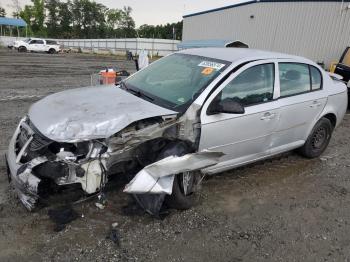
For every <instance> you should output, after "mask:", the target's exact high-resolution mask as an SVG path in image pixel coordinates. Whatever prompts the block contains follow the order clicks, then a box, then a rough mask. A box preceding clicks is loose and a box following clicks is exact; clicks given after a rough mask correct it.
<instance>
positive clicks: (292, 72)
mask: <svg viewBox="0 0 350 262" xmlns="http://www.w3.org/2000/svg"><path fill="white" fill-rule="evenodd" d="M279 70H280V87H281V97H285V96H292V95H297V94H301V93H305V92H309V91H310V73H309V66H308V65H305V64H296V63H280V64H279Z"/></svg>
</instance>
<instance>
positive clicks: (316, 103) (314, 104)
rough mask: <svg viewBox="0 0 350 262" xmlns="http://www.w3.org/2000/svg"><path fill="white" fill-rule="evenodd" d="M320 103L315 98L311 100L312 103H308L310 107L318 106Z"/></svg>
mask: <svg viewBox="0 0 350 262" xmlns="http://www.w3.org/2000/svg"><path fill="white" fill-rule="evenodd" d="M321 105H322V103H320V102H318V101H317V100H316V101H313V102H312V104H311V105H310V107H311V108H316V107H319V106H321Z"/></svg>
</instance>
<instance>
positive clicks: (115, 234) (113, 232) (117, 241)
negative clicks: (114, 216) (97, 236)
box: [106, 228, 120, 247]
mask: <svg viewBox="0 0 350 262" xmlns="http://www.w3.org/2000/svg"><path fill="white" fill-rule="evenodd" d="M106 239H110V240H111V241H112V242H113V243H114V244H116V245H117V246H118V247H119V246H120V237H119V233H118V230H117V229H115V228H112V229H111V230H110V231H109V233H108V235H107V236H106Z"/></svg>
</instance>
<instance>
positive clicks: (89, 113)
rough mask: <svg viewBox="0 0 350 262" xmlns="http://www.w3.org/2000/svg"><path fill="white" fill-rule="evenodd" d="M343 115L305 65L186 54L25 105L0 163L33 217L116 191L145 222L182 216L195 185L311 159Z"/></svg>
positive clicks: (237, 52) (260, 54) (266, 55)
mask: <svg viewBox="0 0 350 262" xmlns="http://www.w3.org/2000/svg"><path fill="white" fill-rule="evenodd" d="M346 108H347V88H346V86H345V85H344V83H343V82H341V81H339V80H337V79H332V78H331V77H330V76H329V74H328V73H327V72H325V71H324V70H323V69H322V68H321V67H319V66H318V65H317V64H315V63H314V62H312V61H310V60H308V59H305V58H302V57H296V56H291V55H286V54H279V53H272V52H265V51H259V50H253V49H238V48H200V49H187V50H184V51H181V52H178V53H175V54H172V55H169V56H167V57H165V58H162V59H159V60H157V61H156V62H154V63H152V64H150V65H149V66H148V67H146V68H144V69H143V70H141V71H139V72H137V73H135V74H134V75H131V76H130V77H129V78H127V79H125V80H123V81H121V82H120V84H118V85H116V86H115V85H111V86H106V87H101V86H99V87H89V88H79V89H73V90H67V91H64V92H60V93H57V94H53V95H50V96H48V97H46V98H44V99H42V100H40V101H38V102H37V103H35V104H34V105H33V106H32V107H31V108H30V109H29V112H28V114H27V116H25V117H24V118H23V119H22V120H21V121H20V123H19V125H18V127H17V129H16V131H15V132H14V134H13V137H12V139H11V141H10V144H9V149H8V153H7V157H6V158H7V163H8V174H9V178H10V180H12V181H13V184H14V185H15V187H16V189H17V192H18V195H19V198H20V200H21V201H22V203H23V204H24V205H25V206H26V207H27V208H28V209H29V210H33V209H34V208H35V207H36V206H37V204H38V202H39V203H40V199H42V198H47V196H48V194H52V193H53V192H59V191H60V190H61V189H62V190H63V189H67V188H68V187H69V186H72V187H73V186H74V189H76V190H78V189H77V187H78V188H79V189H80V190H82V191H84V192H85V193H86V194H93V193H96V192H100V191H101V190H103V188H104V186H105V184H106V183H107V181H108V180H110V179H111V178H113V177H114V178H115V177H118V176H121V177H123V178H124V179H125V180H126V183H127V184H126V187H125V189H124V192H126V193H129V194H132V195H133V196H134V197H135V198H136V199H137V202H138V203H139V204H140V205H141V206H142V207H143V208H144V209H145V210H146V211H148V212H150V213H152V214H157V212H159V210H160V208H161V206H162V204H163V201H165V202H166V203H167V206H170V207H174V208H178V209H186V208H190V207H191V205H192V201H193V194H194V192H195V190H196V189H197V188H198V187H197V185H198V183H200V181H202V178H203V175H210V174H215V173H218V172H222V171H225V170H229V169H232V168H235V167H238V166H242V165H246V164H248V163H252V162H254V161H258V160H262V159H265V158H268V157H271V156H273V155H276V154H280V153H282V152H286V151H290V150H294V149H297V150H298V152H299V153H300V154H302V155H303V156H305V157H307V158H314V157H318V156H320V155H321V154H322V153H323V152H324V150H325V149H326V148H327V146H328V143H329V141H330V139H331V136H332V133H333V130H334V129H335V128H336V127H337V126H338V125H339V124H340V123H341V121H342V119H343V117H344V114H345V112H346Z"/></svg>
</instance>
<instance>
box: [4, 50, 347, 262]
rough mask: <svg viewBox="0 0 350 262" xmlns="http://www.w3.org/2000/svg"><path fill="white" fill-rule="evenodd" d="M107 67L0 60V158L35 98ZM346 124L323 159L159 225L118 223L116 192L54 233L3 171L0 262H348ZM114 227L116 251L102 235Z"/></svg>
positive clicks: (277, 170)
mask: <svg viewBox="0 0 350 262" xmlns="http://www.w3.org/2000/svg"><path fill="white" fill-rule="evenodd" d="M104 66H119V67H120V68H125V67H126V68H127V69H132V68H133V64H130V63H129V64H127V63H126V62H125V61H116V59H115V58H113V57H101V56H98V57H97V56H90V55H75V54H67V55H46V54H17V53H15V52H10V51H8V50H0V123H1V124H0V154H1V156H0V157H1V158H3V157H4V154H5V152H6V147H7V144H8V142H9V139H10V136H11V134H12V132H13V130H14V128H15V127H16V125H17V123H18V121H19V119H20V118H21V117H22V116H23V115H24V114H25V113H26V111H27V110H28V108H29V106H30V105H31V104H32V103H33V102H35V101H36V100H38V99H39V97H41V96H44V95H47V94H49V93H52V92H56V91H59V90H62V89H67V88H73V87H78V86H86V85H89V83H90V74H91V73H93V72H96V71H97V70H99V69H101V68H103V67H104ZM349 128H350V116H348V115H347V116H346V118H345V120H344V122H343V124H342V125H341V127H340V128H338V130H336V132H335V133H334V137H333V139H332V141H331V144H330V146H329V148H328V150H327V151H326V152H325V154H324V155H323V156H322V158H321V159H315V160H306V159H303V158H301V157H299V156H298V155H296V154H294V153H290V154H286V155H284V156H281V157H278V158H275V159H272V160H268V161H265V162H262V163H258V164H255V165H252V166H249V167H245V168H241V169H236V170H233V171H230V172H226V173H223V174H220V175H216V176H214V177H211V178H208V179H206V180H205V181H204V183H203V186H202V190H201V191H200V193H199V194H198V195H197V199H196V205H195V207H194V208H193V209H191V210H188V211H184V212H178V211H171V213H170V214H169V215H168V216H167V217H166V218H165V219H163V220H156V219H154V218H151V217H150V216H148V215H144V214H138V213H137V214H132V215H130V214H128V215H127V214H125V212H123V206H125V205H126V203H127V202H128V201H129V199H128V196H126V195H125V194H123V193H122V192H121V189H118V190H117V191H112V192H109V193H108V196H107V197H108V205H107V207H106V209H104V210H99V209H97V208H96V207H95V205H94V201H93V200H92V201H88V202H84V203H81V204H78V205H76V206H75V209H76V211H78V213H79V214H80V215H81V218H79V219H77V220H75V221H73V222H72V223H71V224H69V225H68V226H67V228H66V229H65V230H63V231H61V232H59V233H56V232H54V231H53V223H52V222H51V221H50V220H49V217H48V215H47V213H48V208H45V209H42V210H40V211H39V212H37V213H28V212H27V211H26V210H25V209H24V208H23V207H22V205H21V204H19V201H18V199H16V196H15V194H14V192H13V190H12V189H11V188H10V186H9V185H8V182H7V177H6V169H5V163H4V162H3V161H1V162H0V261H350V177H349V170H350V158H349V156H350V148H349V142H350V134H349ZM114 222H117V223H118V227H117V230H118V235H119V237H120V246H118V245H116V244H114V243H113V242H112V241H110V240H109V239H106V235H107V234H108V232H110V227H111V224H112V223H114Z"/></svg>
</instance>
